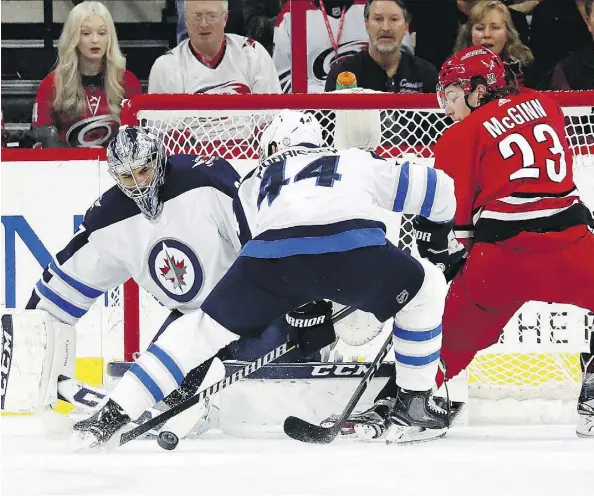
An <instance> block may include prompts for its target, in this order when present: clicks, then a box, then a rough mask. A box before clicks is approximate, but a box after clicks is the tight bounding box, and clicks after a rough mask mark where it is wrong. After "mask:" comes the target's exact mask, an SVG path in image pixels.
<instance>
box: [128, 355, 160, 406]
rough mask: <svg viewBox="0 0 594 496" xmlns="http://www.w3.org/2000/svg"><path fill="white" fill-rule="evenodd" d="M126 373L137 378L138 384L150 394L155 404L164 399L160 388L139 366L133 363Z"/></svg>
mask: <svg viewBox="0 0 594 496" xmlns="http://www.w3.org/2000/svg"><path fill="white" fill-rule="evenodd" d="M128 372H130V373H132V374H134V375H135V376H136V377H137V378H138V380H139V381H140V383H141V384H142V385H143V386H144V387H145V388H146V389H147V391H148V392H149V393H151V395H152V397H153V399H154V400H155V403H159V401H161V400H162V399H163V398H165V395H164V394H163V391H161V388H160V387H159V386H158V385H157V383H156V382H155V381H154V380H153V378H152V377H151V376H150V375H149V374H148V373H147V372H146V371H145V370H144V369H143V368H142V367H141V366H140V365H138V364H137V363H135V364H134V365H132V367H130V368H129V369H128Z"/></svg>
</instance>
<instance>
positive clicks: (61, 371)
mask: <svg viewBox="0 0 594 496" xmlns="http://www.w3.org/2000/svg"><path fill="white" fill-rule="evenodd" d="M75 359H76V335H75V330H74V327H72V326H71V325H68V324H63V323H61V322H58V321H56V320H55V319H53V318H52V317H51V316H50V314H49V313H47V312H46V311H44V310H27V311H25V312H22V313H17V314H5V315H3V316H2V368H1V385H2V391H1V407H2V410H3V411H10V412H35V411H40V410H43V409H45V407H49V406H53V405H54V404H55V403H56V401H57V400H58V376H60V375H65V376H68V377H74V368H75Z"/></svg>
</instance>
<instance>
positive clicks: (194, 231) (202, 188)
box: [27, 155, 240, 325]
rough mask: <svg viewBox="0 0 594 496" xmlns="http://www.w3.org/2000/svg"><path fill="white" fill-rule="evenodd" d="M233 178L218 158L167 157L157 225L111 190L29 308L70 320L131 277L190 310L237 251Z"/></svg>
mask: <svg viewBox="0 0 594 496" xmlns="http://www.w3.org/2000/svg"><path fill="white" fill-rule="evenodd" d="M239 180H240V176H239V174H238V173H237V171H236V170H235V169H234V168H233V166H231V165H230V164H229V163H228V162H227V161H225V160H223V159H214V160H208V161H207V160H206V159H204V158H202V157H198V156H196V155H176V156H172V157H170V159H169V163H168V165H167V171H166V176H165V184H164V186H163V189H162V199H163V202H164V205H163V210H162V213H161V215H160V216H159V217H158V219H157V220H156V221H155V222H150V221H148V220H147V219H146V218H145V217H144V216H143V215H142V214H141V212H140V210H139V208H138V207H137V205H136V203H134V201H133V200H131V199H130V198H128V197H127V196H126V195H125V194H124V193H122V191H120V190H119V189H118V188H117V187H116V186H114V187H112V188H111V189H109V190H108V191H106V192H105V193H104V194H103V195H102V196H101V197H100V198H99V199H98V200H97V201H96V202H95V203H94V205H93V206H92V207H91V208H90V209H89V210H88V211H87V213H86V214H85V217H84V220H83V223H82V225H81V227H80V229H79V230H78V232H77V233H76V234H75V235H74V237H73V238H72V239H71V240H70V242H69V243H68V244H67V245H66V247H65V248H64V249H63V250H62V251H60V252H59V253H58V254H57V255H56V256H55V257H54V258H53V260H52V262H51V263H50V264H49V266H48V267H47V268H46V269H45V270H44V272H43V275H42V277H41V279H40V280H39V281H38V283H37V284H36V286H35V289H34V290H33V294H32V295H31V298H30V300H29V302H28V304H27V308H39V309H43V310H46V311H48V312H49V313H50V314H52V315H53V316H54V317H56V318H57V319H58V320H60V321H62V322H66V323H68V324H71V325H74V324H75V323H76V322H77V321H78V319H80V318H81V317H82V316H83V315H84V314H85V313H86V312H87V311H88V309H89V308H90V307H91V305H92V304H93V302H94V301H95V299H96V298H98V297H99V296H101V295H102V294H103V293H104V292H106V291H108V290H110V289H112V288H114V287H116V286H119V285H120V284H122V283H123V282H125V281H127V280H128V279H130V278H132V279H134V280H135V281H136V282H137V283H138V285H139V286H140V287H142V288H143V289H145V290H146V291H148V292H149V293H151V294H152V295H153V296H154V297H155V298H156V299H157V300H158V301H159V302H161V303H162V304H163V305H164V306H165V307H167V308H169V309H171V310H173V309H178V310H179V311H181V312H183V313H186V312H189V311H192V310H196V309H197V308H198V307H199V306H200V305H201V304H202V301H203V300H204V298H205V297H206V296H207V295H208V293H209V292H210V291H211V290H212V288H213V287H214V286H215V285H216V283H217V282H218V281H219V279H220V278H221V277H222V276H223V274H224V273H225V272H226V271H227V269H228V268H229V267H230V266H231V264H232V263H233V261H234V260H235V259H236V257H237V255H238V253H239V248H240V245H239V241H238V239H237V233H236V224H235V219H234V216H233V206H232V198H233V196H234V195H235V193H236V192H237V186H238V185H239Z"/></svg>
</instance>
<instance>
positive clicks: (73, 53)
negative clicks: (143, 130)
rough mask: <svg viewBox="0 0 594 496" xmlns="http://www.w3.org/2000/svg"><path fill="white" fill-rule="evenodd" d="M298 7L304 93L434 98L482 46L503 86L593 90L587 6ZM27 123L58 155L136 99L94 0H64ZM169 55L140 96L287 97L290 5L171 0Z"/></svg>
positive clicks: (568, 2) (545, 2) (463, 2)
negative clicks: (339, 80) (70, 2)
mask: <svg viewBox="0 0 594 496" xmlns="http://www.w3.org/2000/svg"><path fill="white" fill-rule="evenodd" d="M301 1H303V2H304V3H306V4H307V14H306V15H307V27H308V30H307V56H308V91H309V92H323V91H333V90H334V89H336V77H337V75H338V74H339V73H340V72H341V71H344V70H348V71H350V72H353V73H354V74H355V75H356V77H357V82H358V85H359V86H360V87H364V88H369V89H373V90H376V91H386V92H398V93H433V92H435V85H436V82H437V72H438V70H439V67H440V66H441V64H442V62H443V61H444V60H445V59H446V58H447V57H449V56H450V55H451V54H452V53H453V52H454V51H456V50H459V49H461V48H465V47H468V46H471V45H484V46H487V47H489V48H490V49H492V50H493V51H495V52H496V53H498V54H499V55H500V56H501V57H502V59H503V61H504V62H505V64H506V65H507V68H508V72H509V75H510V77H515V78H516V80H517V82H518V84H519V85H520V86H526V87H529V88H534V89H538V90H586V89H594V41H593V36H594V12H593V2H594V0H504V1H497V0H301ZM74 3H76V4H77V5H76V6H73V8H72V10H71V12H70V15H69V17H68V19H67V21H66V22H65V24H64V27H63V31H62V34H61V37H60V40H59V43H58V57H57V61H56V64H55V66H54V69H53V70H52V72H51V73H50V74H48V75H47V76H46V77H45V79H43V81H42V82H41V84H40V86H39V89H38V93H37V98H36V101H35V105H34V110H33V115H32V126H33V127H35V128H44V129H47V130H48V132H50V131H52V130H54V131H55V130H57V133H58V135H59V141H60V144H61V145H62V146H97V145H103V144H105V143H106V142H107V141H108V139H109V137H110V135H111V131H112V130H113V129H114V126H116V125H117V123H118V117H119V112H120V106H121V102H122V100H123V99H126V98H130V97H132V96H134V95H137V94H139V93H140V92H141V84H140V82H139V80H138V79H137V78H136V76H135V75H134V74H132V73H131V72H130V71H128V70H126V60H125V58H124V57H123V56H122V53H121V51H120V48H119V44H118V37H117V33H116V26H115V25H114V22H113V19H112V16H111V14H110V12H109V10H108V9H107V8H106V7H105V6H104V5H103V4H102V3H100V2H97V1H83V2H80V1H78V2H74ZM175 6H176V9H177V12H178V23H177V33H176V34H177V36H176V39H177V46H175V47H170V48H171V50H169V51H168V52H167V53H166V54H163V55H162V56H160V57H158V58H157V59H156V60H155V61H154V65H153V67H152V69H151V71H150V77H149V82H148V92H149V93H224V94H233V93H263V94H267V93H280V92H290V91H291V84H290V83H291V54H292V52H291V22H290V16H291V12H290V3H289V2H285V1H283V0H176V1H175Z"/></svg>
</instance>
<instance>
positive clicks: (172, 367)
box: [146, 344, 185, 384]
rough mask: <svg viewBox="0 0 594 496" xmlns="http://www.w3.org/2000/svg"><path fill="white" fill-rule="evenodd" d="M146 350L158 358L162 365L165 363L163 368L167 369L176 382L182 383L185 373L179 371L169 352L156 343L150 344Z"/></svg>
mask: <svg viewBox="0 0 594 496" xmlns="http://www.w3.org/2000/svg"><path fill="white" fill-rule="evenodd" d="M146 351H148V352H149V353H152V354H153V355H155V356H156V357H157V358H158V359H159V361H160V362H161V363H162V364H163V365H165V368H166V369H167V370H168V371H169V373H170V374H171V375H172V376H173V378H174V379H175V381H176V382H177V383H178V384H181V383H182V381H183V380H184V377H185V375H184V373H183V372H182V371H181V369H180V367H179V365H178V364H177V363H175V360H173V358H171V356H170V355H169V353H167V352H166V351H165V350H164V349H163V348H160V347H159V346H157V345H156V344H152V345H151V346H149V347H148V348H147V350H146Z"/></svg>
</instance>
